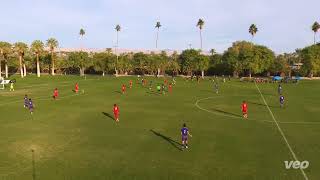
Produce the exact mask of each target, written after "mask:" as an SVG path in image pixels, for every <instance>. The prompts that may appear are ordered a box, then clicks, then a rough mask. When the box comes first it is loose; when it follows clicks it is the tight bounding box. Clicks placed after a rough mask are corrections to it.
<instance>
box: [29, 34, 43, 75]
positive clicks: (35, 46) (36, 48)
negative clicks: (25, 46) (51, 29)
mask: <svg viewBox="0 0 320 180" xmlns="http://www.w3.org/2000/svg"><path fill="white" fill-rule="evenodd" d="M31 51H32V52H33V53H34V54H35V55H36V59H37V76H38V77H40V63H39V56H40V54H41V53H42V52H43V51H44V44H43V42H42V41H40V40H35V41H33V42H32V44H31Z"/></svg>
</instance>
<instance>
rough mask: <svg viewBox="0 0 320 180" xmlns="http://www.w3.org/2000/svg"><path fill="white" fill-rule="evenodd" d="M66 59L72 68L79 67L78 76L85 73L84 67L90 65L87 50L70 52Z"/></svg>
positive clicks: (90, 61) (90, 60)
mask: <svg viewBox="0 0 320 180" xmlns="http://www.w3.org/2000/svg"><path fill="white" fill-rule="evenodd" d="M68 61H69V62H70V64H71V66H73V67H74V68H79V72H80V76H84V75H85V70H86V68H88V67H90V66H92V65H93V64H92V59H91V58H90V57H89V54H88V53H87V52H83V51H80V52H71V53H70V54H69V57H68Z"/></svg>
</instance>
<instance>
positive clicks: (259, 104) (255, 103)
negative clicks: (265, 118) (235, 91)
mask: <svg viewBox="0 0 320 180" xmlns="http://www.w3.org/2000/svg"><path fill="white" fill-rule="evenodd" d="M248 103H249V104H254V105H258V106H265V107H267V106H266V105H265V104H261V103H257V102H251V101H248ZM268 106H269V107H271V108H279V107H278V106H270V105H268Z"/></svg>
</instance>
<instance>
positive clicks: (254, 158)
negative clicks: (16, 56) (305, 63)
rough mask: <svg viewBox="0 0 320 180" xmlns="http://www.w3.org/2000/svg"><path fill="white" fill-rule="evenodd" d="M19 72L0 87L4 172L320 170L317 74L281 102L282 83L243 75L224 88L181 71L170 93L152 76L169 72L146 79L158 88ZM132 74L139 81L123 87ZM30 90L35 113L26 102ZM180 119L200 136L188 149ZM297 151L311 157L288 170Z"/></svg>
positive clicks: (93, 179)
mask: <svg viewBox="0 0 320 180" xmlns="http://www.w3.org/2000/svg"><path fill="white" fill-rule="evenodd" d="M16 78H17V83H16V84H15V91H14V92H9V90H8V89H6V90H1V91H0V100H1V101H0V115H1V116H0V137H1V138H0V147H1V148H0V179H1V180H2V179H12V180H20V179H21V180H28V179H30V180H35V179H36V180H41V179H45V180H64V179H73V180H105V179H110V180H117V179H119V180H120V179H128V180H129V179H130V180H131V179H137V180H142V179H146V180H150V179H172V180H176V179H184V180H188V179H199V180H205V179H240V180H256V179H257V180H296V179H297V180H300V179H301V180H305V179H310V180H311V179H314V180H316V179H320V171H319V169H320V157H319V153H320V144H319V142H318V141H319V140H318V138H319V137H320V121H319V120H320V118H319V115H320V93H319V89H320V81H307V80H305V81H301V82H299V83H298V84H283V93H284V96H285V98H286V102H285V107H284V108H280V105H279V96H278V94H277V84H257V85H255V84H254V83H244V82H240V81H239V80H236V79H233V80H232V81H227V82H225V83H223V82H222V81H221V80H220V81H219V87H220V89H219V90H220V92H219V94H216V93H215V92H214V87H213V84H212V82H211V81H209V80H204V81H202V82H200V84H198V83H196V82H195V81H194V82H191V81H188V82H187V81H185V80H183V79H177V84H176V86H174V87H173V91H172V93H171V94H169V93H167V94H165V95H162V94H161V95H160V94H158V93H157V92H155V84H156V82H159V83H163V79H162V78H159V79H156V78H151V77H149V78H148V80H151V79H153V82H154V83H153V90H152V91H150V90H149V89H148V88H147V87H142V86H141V85H140V84H136V81H137V77H125V78H113V77H98V76H87V78H86V79H84V78H83V77H78V76H55V77H51V76H43V77H41V78H36V77H34V76H29V77H26V78H25V79H23V80H21V79H20V78H18V77H16ZM130 79H131V80H133V82H134V84H133V88H132V89H129V88H127V92H126V94H121V85H122V84H127V86H128V84H129V80H130ZM169 80H171V78H169ZM76 82H78V83H79V87H80V93H79V94H75V93H74V92H73V91H72V90H73V88H74V85H75V83H76ZM56 87H57V88H58V89H59V94H60V97H59V99H58V100H56V101H54V100H53V99H52V97H51V96H52V95H53V90H54V88H56ZM259 90H260V91H261V93H260V92H259ZM25 94H27V95H28V96H29V97H30V98H32V99H33V102H34V104H35V112H34V114H33V115H30V113H29V111H28V110H27V109H25V108H24V107H23V104H24V101H23V97H24V95H25ZM243 100H246V101H247V102H248V106H249V119H247V120H245V119H243V118H242V114H241V109H240V106H241V103H242V101H243ZM115 103H116V104H118V105H119V108H120V122H119V123H115V121H114V120H113V119H112V117H113V112H112V108H113V104H115ZM183 123H186V124H187V126H188V128H189V130H190V133H191V134H192V135H193V137H192V138H189V149H187V150H181V145H180V143H181V142H180V141H181V135H180V129H181V127H182V124H183ZM32 150H33V151H32ZM291 160H292V161H295V160H299V161H308V162H309V163H310V165H309V167H308V168H306V169H286V167H285V163H284V161H291Z"/></svg>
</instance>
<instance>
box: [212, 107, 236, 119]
mask: <svg viewBox="0 0 320 180" xmlns="http://www.w3.org/2000/svg"><path fill="white" fill-rule="evenodd" d="M211 110H213V111H216V112H218V113H222V114H227V115H231V116H236V117H242V116H240V115H239V114H234V113H231V112H227V111H222V110H220V109H214V108H211Z"/></svg>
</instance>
